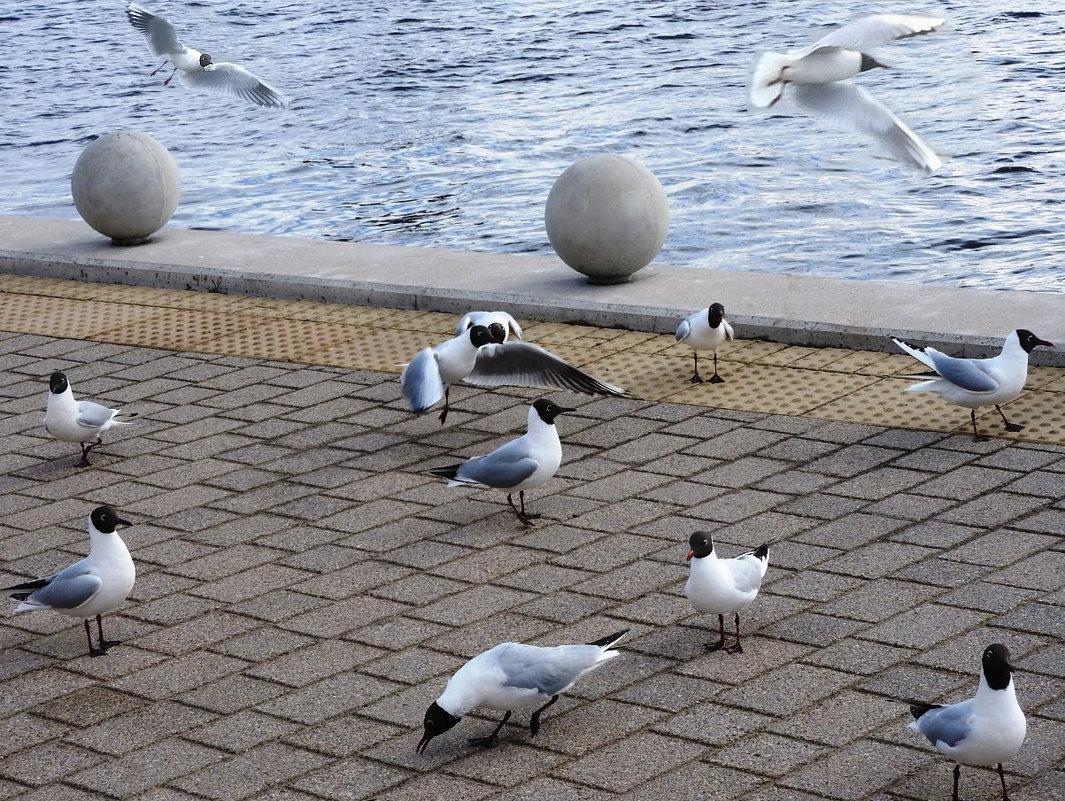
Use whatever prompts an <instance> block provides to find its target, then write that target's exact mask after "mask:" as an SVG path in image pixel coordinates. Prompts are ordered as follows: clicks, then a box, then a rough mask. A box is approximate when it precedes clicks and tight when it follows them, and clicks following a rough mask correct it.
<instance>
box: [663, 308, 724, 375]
mask: <svg viewBox="0 0 1065 801" xmlns="http://www.w3.org/2000/svg"><path fill="white" fill-rule="evenodd" d="M735 336H736V335H735V333H734V332H733V331H732V326H731V325H729V324H728V321H727V320H725V307H724V306H722V305H721V304H720V303H711V304H710V308H709V309H703V310H702V311H699V312H696V313H695V314H690V315H688V316H687V317H685V318H684V319H683V320H682V321H681V324H680V325H679V326H677V333H676V337H677V342H684V343H685V344H687V345H688V346H689V347H691V349H692V355H693V356H695V374H694V375H693V376H692V377H691V378H690V379H689V380H690V381H691V383H693V384H701V383H703V378H702V376H700V375H699V351H701V350H712V351H713V352H714V374H713V375H712V376H710V378H709V381H710V383H711V384H720V383H722V382H724V380H725V379H723V378H722V377H721V376H719V375H718V374H717V349H718V348H719V347H721V346H722V345H724V344H725V343H726V342H731V341H732V340H733V339H735Z"/></svg>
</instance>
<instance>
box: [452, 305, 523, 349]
mask: <svg viewBox="0 0 1065 801" xmlns="http://www.w3.org/2000/svg"><path fill="white" fill-rule="evenodd" d="M475 325H483V326H485V327H486V328H490V327H491V326H493V325H499V327H500V331H501V332H502V338H498V339H496V341H497V342H506V341H507V337H508V335H510V334H513V335H514V336H516V337H517V338H518V339H521V326H520V325H518V321H517V320H515V319H514V318H513V317H511V316H510V314H508V313H507V312H505V311H494V312H485V311H472V312H469V313H468V314H465V315H463V317H462V319H461V320H459V323H458V325H457V326H455V333H456V334H461V333H462V332H463V331H465V330H466V329H468V328H471V327H473V326H475ZM493 332H494V329H493Z"/></svg>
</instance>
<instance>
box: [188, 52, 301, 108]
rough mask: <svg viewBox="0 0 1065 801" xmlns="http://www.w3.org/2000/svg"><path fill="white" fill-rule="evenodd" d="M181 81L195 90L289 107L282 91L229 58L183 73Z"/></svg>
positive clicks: (275, 106) (269, 105)
mask: <svg viewBox="0 0 1065 801" xmlns="http://www.w3.org/2000/svg"><path fill="white" fill-rule="evenodd" d="M181 80H183V81H184V82H185V83H186V84H187V85H188V86H191V87H193V88H195V89H205V90H207V91H208V92H214V93H216V94H223V95H231V96H233V97H239V98H240V99H241V100H247V101H249V102H251V103H254V104H255V105H257V106H268V107H272V108H284V107H285V99H284V98H283V97H282V96H281V93H280V92H278V91H277V90H276V89H274V88H273V87H272V86H270V85H269V84H267V83H265V82H263V81H262V80H260V79H259V78H258V77H256V76H255V75H253V74H252V73H250V72H248V71H247V70H246V69H244V67H241V66H240V65H238V64H231V63H229V62H228V61H222V62H220V63H218V64H212V65H211V66H210V67H208V68H206V69H202V70H194V71H192V72H183V73H182V74H181Z"/></svg>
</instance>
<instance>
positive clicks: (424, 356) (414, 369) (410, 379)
mask: <svg viewBox="0 0 1065 801" xmlns="http://www.w3.org/2000/svg"><path fill="white" fill-rule="evenodd" d="M400 381H401V382H402V384H403V397H404V398H406V399H407V403H408V404H410V409H411V411H412V412H424V411H425V410H426V409H429V408H431V407H433V406H435V405H436V404H437V403H439V402H440V400H441V399H442V398H443V397H444V381H443V379H442V378H441V377H440V365H439V364H437V362H436V354H435V353H434V352H433V349H432V348H422V349H421V350H420V351H418V352H417V353H415V354H414V358H413V359H411V360H410V363H409V364H408V365H407V366H406V368H405V369H404V370H403V375H402V376H400Z"/></svg>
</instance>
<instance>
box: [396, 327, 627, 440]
mask: <svg viewBox="0 0 1065 801" xmlns="http://www.w3.org/2000/svg"><path fill="white" fill-rule="evenodd" d="M505 338H506V337H505V331H504V328H503V326H502V324H500V323H498V322H496V323H492V324H491V325H490V326H488V327H485V326H483V325H474V326H472V327H470V328H469V329H467V330H466V331H465V332H463V333H462V334H459V335H458V336H456V337H454V338H453V339H449V340H447V341H446V342H442V343H440V344H439V345H434V346H433V347H431V348H423V349H422V350H420V351H418V353H416V354H415V356H414V358H413V359H411V360H410V363H409V364H408V365H407V366H406V368H405V369H404V370H403V375H402V376H401V377H400V381H401V382H402V384H403V396H404V397H405V398H406V399H407V402H408V403H409V404H410V408H411V411H413V412H416V413H421V412H424V411H426V410H427V409H430V408H432V407H433V406H435V405H436V404H437V403H439V402H440V399H441V398H443V400H444V410H443V411H442V412H441V413H440V422H441V423H443V422H444V420H446V419H447V413H448V395H449V393H450V386H449V385H450V384H454V383H456V382H458V381H464V382H465V383H467V384H472V385H473V386H477V387H499V386H504V385H510V386H519V387H559V388H561V389H570V390H573V391H574V392H583V393H584V394H586V395H619V396H622V395H626V394H628V393H626V392H625V390H623V389H622V388H621V387H616V386H614V385H613V384H608V383H607V382H605V381H600V380H599V379H598V378H593V377H592V376H590V375H588V374H587V373H586V372H584V371H583V370H578V369H577V368H576V367H571V366H570V365H568V364H566V363H565V362H564V361H562V359H560V358H559V357H558V356H555V355H554V354H553V353H550V352H548V351H546V350H544V349H543V348H541V347H540V346H539V345H532V344H530V343H528V342H515V341H513V340H511V341H509V342H504V341H503V340H504V339H505Z"/></svg>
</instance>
